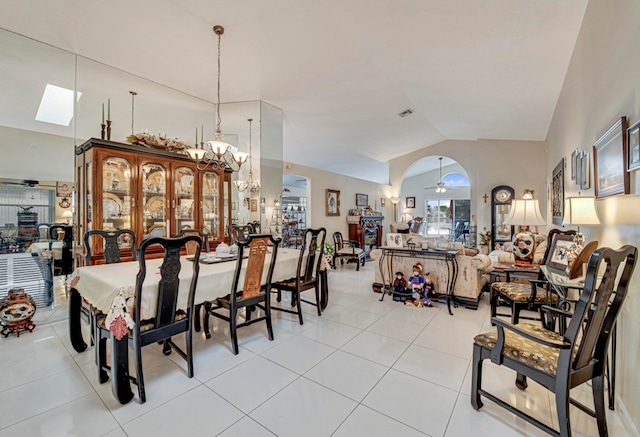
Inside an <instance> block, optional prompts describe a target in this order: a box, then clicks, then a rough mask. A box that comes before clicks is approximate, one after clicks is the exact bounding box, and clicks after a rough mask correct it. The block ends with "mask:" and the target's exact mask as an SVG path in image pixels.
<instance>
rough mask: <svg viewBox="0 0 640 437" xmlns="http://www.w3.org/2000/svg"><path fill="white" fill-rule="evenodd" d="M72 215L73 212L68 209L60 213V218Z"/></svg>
mask: <svg viewBox="0 0 640 437" xmlns="http://www.w3.org/2000/svg"><path fill="white" fill-rule="evenodd" d="M71 217H73V213H72V212H71V211H69V210H67V211H65V212H63V213H62V218H71Z"/></svg>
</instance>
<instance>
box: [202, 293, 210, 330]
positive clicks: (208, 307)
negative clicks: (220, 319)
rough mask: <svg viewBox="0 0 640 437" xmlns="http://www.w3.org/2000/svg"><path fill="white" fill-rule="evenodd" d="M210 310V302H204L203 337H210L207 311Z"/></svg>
mask: <svg viewBox="0 0 640 437" xmlns="http://www.w3.org/2000/svg"><path fill="white" fill-rule="evenodd" d="M210 310H211V303H210V302H207V303H205V304H204V316H203V321H202V325H203V329H204V336H205V338H211V332H209V311H210Z"/></svg>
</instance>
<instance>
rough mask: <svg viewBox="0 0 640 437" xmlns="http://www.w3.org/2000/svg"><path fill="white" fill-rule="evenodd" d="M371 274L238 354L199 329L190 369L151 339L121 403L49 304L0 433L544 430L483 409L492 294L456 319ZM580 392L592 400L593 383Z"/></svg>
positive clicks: (258, 330)
mask: <svg viewBox="0 0 640 437" xmlns="http://www.w3.org/2000/svg"><path fill="white" fill-rule="evenodd" d="M372 281H373V264H372V263H368V264H367V265H366V266H365V267H364V269H361V270H360V272H356V271H355V269H354V267H353V266H352V265H349V266H344V267H338V270H336V271H332V272H331V273H330V274H329V284H330V285H329V288H330V304H329V307H328V308H327V309H326V311H325V312H324V313H323V315H322V317H318V316H317V314H316V313H315V308H313V307H310V306H305V308H304V309H305V315H304V317H305V324H304V325H303V326H300V325H299V324H298V323H297V320H296V316H294V315H290V314H286V313H281V312H274V317H275V319H274V330H275V340H274V341H273V342H270V341H268V339H267V337H266V330H265V327H264V325H263V324H256V325H252V326H250V327H246V328H243V329H241V330H240V331H239V332H240V334H239V343H240V354H239V355H237V356H234V355H233V354H232V353H231V351H230V342H229V339H228V328H227V326H226V325H224V324H223V323H221V321H218V320H216V321H214V322H213V323H214V326H213V336H212V338H211V339H209V340H206V339H205V338H204V335H202V334H201V333H198V334H197V335H196V336H195V342H194V347H195V377H194V378H192V379H189V378H187V377H186V373H185V370H184V369H185V367H184V362H183V361H182V360H181V359H180V358H179V357H177V356H176V354H173V355H171V356H170V357H165V356H164V355H163V354H162V353H161V351H160V349H159V347H156V345H154V346H149V347H147V348H145V351H144V353H143V361H144V369H145V381H146V389H147V402H146V403H145V404H143V405H141V404H140V403H138V398H137V395H136V397H135V398H134V400H133V401H132V402H130V403H129V404H127V405H120V404H119V403H118V402H117V401H116V400H115V399H114V398H113V396H112V394H111V388H110V385H109V384H104V385H100V384H99V383H98V378H97V370H96V367H95V364H94V361H93V360H94V352H93V349H92V348H91V349H89V350H87V351H86V352H84V353H82V354H78V353H76V352H74V351H73V350H72V348H71V345H70V343H69V340H68V335H67V322H66V311H67V310H66V306H65V305H64V304H58V305H57V307H56V310H39V312H38V313H37V315H36V320H35V321H36V323H37V325H38V326H37V328H36V330H35V331H34V332H33V333H26V334H23V335H21V336H20V338H15V337H9V338H6V339H0V351H1V353H0V398H1V399H2V400H3V401H2V403H1V404H0V437H1V436H14V435H23V436H40V435H42V436H44V435H46V436H83V437H86V436H94V435H95V436H100V435H104V436H112V437H115V436H148V435H159V436H165V435H166V436H175V435H189V436H190V435H210V436H224V437H229V436H273V435H277V436H336V437H337V436H349V437H353V436H390V435H394V436H424V435H428V436H447V437H449V436H470V435H473V436H529V435H545V434H543V433H542V432H540V431H538V430H537V429H536V428H534V427H532V426H531V425H529V424H527V423H526V422H524V421H522V420H520V419H517V418H516V417H515V416H514V415H512V414H510V413H508V412H506V411H505V410H504V409H502V408H499V407H497V406H496V405H494V404H492V403H491V402H490V401H485V406H484V408H482V409H481V410H480V411H475V410H473V408H472V407H471V404H470V387H471V369H470V360H471V353H472V341H473V337H474V335H476V334H478V333H480V332H482V331H483V330H486V329H491V327H490V323H489V308H488V304H487V302H486V299H485V300H483V301H482V302H481V305H480V308H479V309H478V310H477V311H472V310H468V309H464V308H458V309H455V310H454V315H453V316H450V315H448V313H447V311H446V306H445V305H443V304H436V306H435V307H434V308H414V307H412V306H409V305H407V306H404V305H402V304H401V303H398V302H393V301H392V300H391V299H388V298H387V299H385V301H384V302H379V301H378V299H379V298H380V295H379V294H374V293H373V292H372V291H371V282H372ZM60 301H63V299H60ZM284 304H285V305H286V304H287V303H286V302H285V303H284ZM85 329H86V328H85ZM86 334H88V330H86V331H85V338H87V335H86ZM484 374H485V386H487V387H491V388H492V391H493V392H494V393H495V394H497V395H499V396H501V397H502V398H503V399H506V400H509V401H510V402H512V403H514V404H515V405H518V406H520V407H522V406H525V405H526V406H527V407H528V408H530V409H531V411H532V414H533V415H534V416H536V417H538V418H540V419H542V420H544V421H545V422H547V423H549V424H551V425H554V424H555V423H556V422H557V419H556V417H555V412H554V411H553V409H554V396H553V394H550V393H548V392H547V391H546V390H545V389H543V388H542V387H540V386H539V385H537V384H535V383H530V384H529V388H528V389H527V391H526V392H521V391H520V390H518V389H516V388H515V386H514V385H513V380H514V376H515V374H514V373H513V372H511V371H509V370H508V369H503V368H499V367H497V366H494V365H492V364H491V363H489V362H487V361H485V373H484ZM133 388H134V391H135V387H133ZM574 396H575V397H577V398H580V399H581V400H582V401H584V402H586V403H590V391H588V388H578V389H576V390H574ZM571 419H572V425H573V429H574V430H575V431H576V432H574V435H577V436H585V435H586V436H596V435H597V429H596V425H595V420H594V419H592V418H590V417H588V416H586V415H585V414H584V413H582V412H580V411H578V410H577V409H575V408H574V409H573V411H572V416H571ZM608 423H609V430H610V435H612V436H625V435H629V432H627V431H626V430H625V428H624V425H623V423H622V421H621V419H620V415H619V413H618V412H617V411H616V412H609V415H608Z"/></svg>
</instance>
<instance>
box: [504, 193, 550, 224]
mask: <svg viewBox="0 0 640 437" xmlns="http://www.w3.org/2000/svg"><path fill="white" fill-rule="evenodd" d="M504 224H505V225H514V226H545V225H546V224H547V221H546V220H545V219H544V218H543V217H542V214H540V206H539V204H538V200H537V199H523V200H514V201H513V202H512V203H511V209H510V210H509V216H508V217H507V219H506V220H505V221H504Z"/></svg>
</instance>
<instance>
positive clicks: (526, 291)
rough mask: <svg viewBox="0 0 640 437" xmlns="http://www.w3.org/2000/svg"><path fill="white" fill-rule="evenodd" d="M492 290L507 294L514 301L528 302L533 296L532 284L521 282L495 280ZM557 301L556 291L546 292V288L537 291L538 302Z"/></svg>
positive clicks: (499, 293)
mask: <svg viewBox="0 0 640 437" xmlns="http://www.w3.org/2000/svg"><path fill="white" fill-rule="evenodd" d="M491 292H492V293H497V294H498V295H502V296H506V297H508V298H509V299H510V300H512V301H514V302H527V301H529V299H530V298H531V284H524V283H519V282H493V283H492V284H491ZM547 299H549V300H550V301H551V302H555V301H556V300H557V299H558V296H556V294H554V293H546V292H545V290H539V291H538V293H536V299H535V301H536V302H547Z"/></svg>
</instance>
